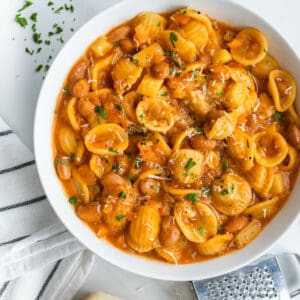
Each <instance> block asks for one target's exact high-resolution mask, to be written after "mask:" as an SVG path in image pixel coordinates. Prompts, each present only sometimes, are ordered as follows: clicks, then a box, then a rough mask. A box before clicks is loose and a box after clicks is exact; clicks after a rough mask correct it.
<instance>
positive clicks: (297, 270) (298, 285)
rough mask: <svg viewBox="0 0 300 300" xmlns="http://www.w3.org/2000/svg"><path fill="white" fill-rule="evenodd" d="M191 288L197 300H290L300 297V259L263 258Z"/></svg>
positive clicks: (298, 257) (281, 255)
mask: <svg viewBox="0 0 300 300" xmlns="http://www.w3.org/2000/svg"><path fill="white" fill-rule="evenodd" d="M192 285H193V288H194V292H195V296H196V299H198V300H239V299H241V300H248V299H249V300H253V299H260V300H262V299H266V300H275V299H280V300H286V299H290V298H293V297H294V296H297V295H299V294H300V256H299V255H298V254H280V255H276V256H264V257H262V258H261V259H259V260H257V261H255V262H253V263H251V264H250V265H247V266H245V267H243V268H241V269H238V270H236V271H234V272H231V273H227V274H225V275H222V276H219V277H215V278H210V279H206V280H202V281H193V282H192Z"/></svg>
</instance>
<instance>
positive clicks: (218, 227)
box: [217, 225, 223, 233]
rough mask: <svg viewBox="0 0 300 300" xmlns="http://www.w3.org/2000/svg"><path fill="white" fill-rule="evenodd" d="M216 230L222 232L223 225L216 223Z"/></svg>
mask: <svg viewBox="0 0 300 300" xmlns="http://www.w3.org/2000/svg"><path fill="white" fill-rule="evenodd" d="M217 231H218V233H221V232H223V227H222V226H221V225H218V226H217Z"/></svg>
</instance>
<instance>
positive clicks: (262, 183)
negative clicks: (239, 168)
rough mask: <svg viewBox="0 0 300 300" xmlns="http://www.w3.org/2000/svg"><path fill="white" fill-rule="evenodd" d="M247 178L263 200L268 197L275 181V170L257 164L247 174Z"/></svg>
mask: <svg viewBox="0 0 300 300" xmlns="http://www.w3.org/2000/svg"><path fill="white" fill-rule="evenodd" d="M246 177H247V180H248V182H249V184H250V185H251V187H252V188H253V189H254V191H255V192H256V193H258V194H259V196H261V197H263V198H265V197H267V196H268V194H269V192H270V189H271V187H272V184H273V180H274V171H273V168H267V167H264V166H261V165H257V164H256V165H254V167H253V168H252V169H251V170H250V171H249V172H248V173H247V175H246Z"/></svg>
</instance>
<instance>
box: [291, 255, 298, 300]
mask: <svg viewBox="0 0 300 300" xmlns="http://www.w3.org/2000/svg"><path fill="white" fill-rule="evenodd" d="M294 256H295V257H296V259H297V261H298V264H299V266H300V255H299V254H297V253H294ZM298 295H300V287H299V288H298V289H297V290H295V291H292V292H291V293H290V296H291V298H294V297H296V296H298Z"/></svg>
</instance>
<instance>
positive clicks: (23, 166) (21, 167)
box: [0, 160, 35, 175]
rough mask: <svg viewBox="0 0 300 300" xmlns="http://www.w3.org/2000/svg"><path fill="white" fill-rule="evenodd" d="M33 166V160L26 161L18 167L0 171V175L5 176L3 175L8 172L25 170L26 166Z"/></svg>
mask: <svg viewBox="0 0 300 300" xmlns="http://www.w3.org/2000/svg"><path fill="white" fill-rule="evenodd" d="M34 164H35V160H30V161H27V162H25V163H23V164H20V165H17V166H14V167H11V168H7V169H3V170H0V175H1V174H5V173H9V172H13V171H16V170H19V169H23V168H26V167H28V166H31V165H34Z"/></svg>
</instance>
